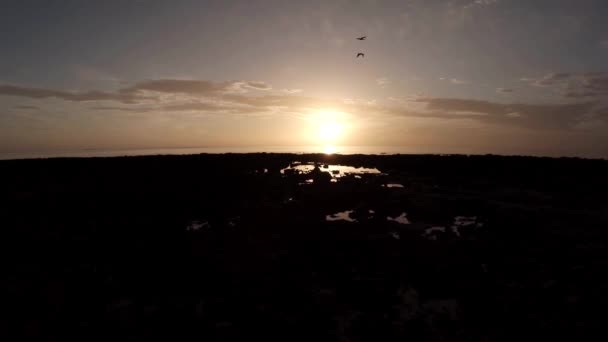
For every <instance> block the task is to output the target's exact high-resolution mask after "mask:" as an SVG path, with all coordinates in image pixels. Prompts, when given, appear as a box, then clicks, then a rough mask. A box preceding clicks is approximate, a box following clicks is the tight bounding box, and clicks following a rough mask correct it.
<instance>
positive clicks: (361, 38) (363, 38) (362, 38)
mask: <svg viewBox="0 0 608 342" xmlns="http://www.w3.org/2000/svg"><path fill="white" fill-rule="evenodd" d="M365 38H367V36H363V37H359V38H357V39H358V40H365Z"/></svg>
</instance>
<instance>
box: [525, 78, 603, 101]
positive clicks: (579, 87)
mask: <svg viewBox="0 0 608 342" xmlns="http://www.w3.org/2000/svg"><path fill="white" fill-rule="evenodd" d="M522 81H525V82H528V83H529V84H530V85H533V86H537V87H554V88H559V91H560V93H561V94H562V95H563V96H564V97H567V98H578V99H580V98H600V97H605V96H608V72H587V73H576V74H572V73H551V74H547V75H545V76H544V77H542V78H538V79H534V78H522Z"/></svg>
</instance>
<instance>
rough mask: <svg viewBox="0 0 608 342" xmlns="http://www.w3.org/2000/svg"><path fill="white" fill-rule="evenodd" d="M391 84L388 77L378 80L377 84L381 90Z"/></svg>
mask: <svg viewBox="0 0 608 342" xmlns="http://www.w3.org/2000/svg"><path fill="white" fill-rule="evenodd" d="M390 83H391V81H390V80H389V79H388V78H387V77H380V78H377V79H376V84H377V85H378V86H379V87H381V88H384V87H386V86H387V85H389V84H390Z"/></svg>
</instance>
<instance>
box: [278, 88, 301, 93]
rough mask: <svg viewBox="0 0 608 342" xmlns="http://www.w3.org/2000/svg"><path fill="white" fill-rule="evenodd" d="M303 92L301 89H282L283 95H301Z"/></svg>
mask: <svg viewBox="0 0 608 342" xmlns="http://www.w3.org/2000/svg"><path fill="white" fill-rule="evenodd" d="M302 91H303V90H302V89H283V92H284V93H287V94H298V93H301V92H302Z"/></svg>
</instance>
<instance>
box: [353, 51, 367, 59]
mask: <svg viewBox="0 0 608 342" xmlns="http://www.w3.org/2000/svg"><path fill="white" fill-rule="evenodd" d="M359 57H365V54H364V53H363V52H359V53H358V54H357V57H355V58H359Z"/></svg>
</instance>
